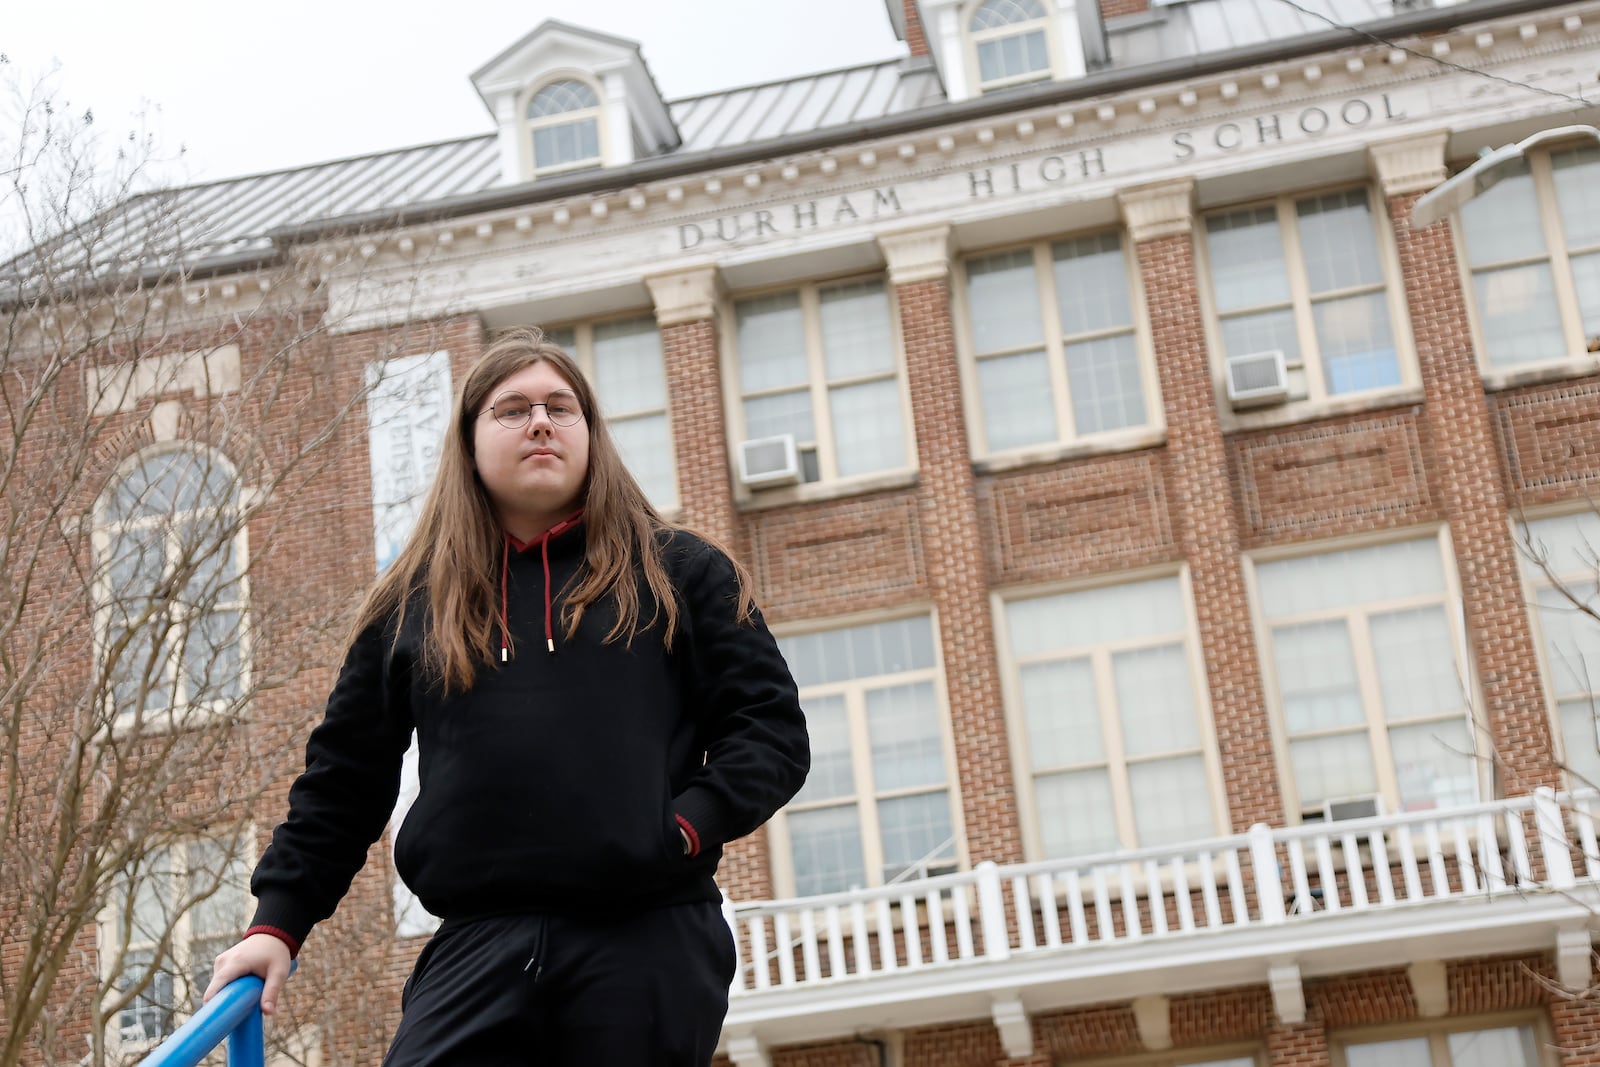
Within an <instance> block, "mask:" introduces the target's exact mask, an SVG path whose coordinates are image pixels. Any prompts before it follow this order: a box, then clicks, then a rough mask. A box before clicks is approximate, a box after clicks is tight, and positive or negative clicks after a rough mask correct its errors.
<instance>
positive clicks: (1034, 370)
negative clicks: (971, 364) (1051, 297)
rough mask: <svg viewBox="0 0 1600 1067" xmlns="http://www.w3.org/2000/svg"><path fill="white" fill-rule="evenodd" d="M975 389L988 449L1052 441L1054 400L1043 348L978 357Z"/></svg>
mask: <svg viewBox="0 0 1600 1067" xmlns="http://www.w3.org/2000/svg"><path fill="white" fill-rule="evenodd" d="M978 388H979V391H980V392H982V394H983V428H984V437H985V440H986V443H987V444H988V447H989V450H990V451H991V452H998V451H1001V450H1002V449H1007V448H1018V447H1021V446H1022V445H1032V444H1037V443H1039V442H1040V441H1053V440H1055V437H1056V411H1055V401H1054V399H1053V394H1052V392H1051V389H1050V368H1049V365H1048V364H1047V363H1046V362H1045V354H1044V353H1043V352H1042V351H1040V352H1024V353H1022V354H1021V355H1017V356H991V357H989V358H988V359H984V360H980V361H979V362H978Z"/></svg>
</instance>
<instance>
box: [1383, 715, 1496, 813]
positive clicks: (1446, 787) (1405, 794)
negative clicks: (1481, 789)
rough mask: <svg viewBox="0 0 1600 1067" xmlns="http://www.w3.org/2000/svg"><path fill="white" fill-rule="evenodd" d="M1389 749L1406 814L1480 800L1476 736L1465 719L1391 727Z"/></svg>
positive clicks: (1459, 717)
mask: <svg viewBox="0 0 1600 1067" xmlns="http://www.w3.org/2000/svg"><path fill="white" fill-rule="evenodd" d="M1389 748H1390V749H1391V750H1392V751H1393V753H1394V773H1395V777H1396V778H1398V779H1399V782H1400V807H1401V808H1402V809H1403V810H1405V811H1426V810H1430V809H1432V808H1441V807H1452V806H1455V805H1459V804H1471V803H1473V802H1474V801H1475V800H1477V799H1478V786H1477V775H1476V766H1475V761H1474V760H1473V755H1472V735H1471V733H1470V731H1469V730H1468V727H1467V721H1466V718H1465V717H1464V716H1458V717H1456V718H1454V719H1449V720H1446V721H1444V722H1428V723H1419V724H1417V725H1415V726H1395V727H1391V728H1390V730H1389Z"/></svg>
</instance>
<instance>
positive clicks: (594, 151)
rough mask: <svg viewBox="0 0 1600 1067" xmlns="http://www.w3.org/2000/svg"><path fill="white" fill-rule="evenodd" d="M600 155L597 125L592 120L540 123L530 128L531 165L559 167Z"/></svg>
mask: <svg viewBox="0 0 1600 1067" xmlns="http://www.w3.org/2000/svg"><path fill="white" fill-rule="evenodd" d="M599 157H600V124H599V123H598V122H596V121H595V120H594V119H582V120H580V121H578V122H563V123H561V124H560V125H558V126H541V127H539V128H538V129H536V130H534V131H533V165H534V166H535V167H540V168H543V167H559V166H561V165H562V164H564V163H581V162H583V161H584V160H589V159H598V158H599Z"/></svg>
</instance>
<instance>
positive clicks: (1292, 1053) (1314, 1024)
mask: <svg viewBox="0 0 1600 1067" xmlns="http://www.w3.org/2000/svg"><path fill="white" fill-rule="evenodd" d="M1332 1062H1333V1060H1332V1059H1331V1057H1330V1056H1329V1054H1328V1031H1327V1030H1326V1029H1324V1028H1323V1025H1322V1022H1321V1021H1320V1020H1316V1019H1307V1020H1306V1021H1305V1022H1303V1023H1284V1022H1278V1021H1276V1020H1274V1021H1273V1023H1272V1025H1271V1026H1269V1027H1267V1063H1269V1064H1271V1067H1329V1065H1330V1064H1331V1063H1332Z"/></svg>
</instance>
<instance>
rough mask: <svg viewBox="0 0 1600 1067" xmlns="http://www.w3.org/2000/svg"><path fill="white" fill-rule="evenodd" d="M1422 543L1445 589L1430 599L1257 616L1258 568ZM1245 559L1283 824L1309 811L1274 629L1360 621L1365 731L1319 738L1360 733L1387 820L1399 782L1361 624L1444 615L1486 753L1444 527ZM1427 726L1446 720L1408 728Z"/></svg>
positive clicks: (1484, 779) (1484, 793) (1482, 777)
mask: <svg viewBox="0 0 1600 1067" xmlns="http://www.w3.org/2000/svg"><path fill="white" fill-rule="evenodd" d="M1421 540H1429V541H1432V542H1434V544H1435V546H1436V548H1437V549H1438V552H1439V566H1440V570H1441V573H1442V574H1443V578H1444V589H1443V591H1442V592H1441V593H1440V594H1438V595H1437V596H1436V597H1435V596H1428V597H1422V596H1411V597H1405V598H1399V599H1395V600H1387V601H1381V602H1369V603H1365V604H1360V605H1355V606H1347V607H1343V608H1339V609H1336V610H1327V611H1317V612H1313V613H1309V614H1305V615H1297V616H1283V617H1279V618H1275V619H1272V620H1268V619H1267V618H1266V615H1265V612H1264V611H1263V609H1262V602H1261V586H1260V580H1259V578H1258V576H1257V573H1256V568H1257V567H1258V566H1260V565H1261V564H1264V563H1269V562H1275V561H1278V560H1284V559H1305V558H1310V557H1314V556H1321V555H1328V554H1332V553H1337V552H1341V551H1345V550H1350V549H1363V548H1375V547H1380V546H1384V545H1393V544H1400V543H1404V542H1408V541H1421ZM1243 559H1244V571H1245V585H1246V589H1247V591H1248V594H1249V603H1250V616H1251V620H1252V625H1253V628H1254V631H1255V639H1256V650H1257V654H1258V656H1259V658H1260V669H1261V681H1262V687H1263V689H1264V694H1263V695H1264V697H1265V699H1266V703H1267V714H1268V718H1269V719H1270V720H1271V727H1272V744H1273V754H1274V757H1275V759H1276V762H1277V765H1278V785H1279V788H1280V790H1281V791H1282V794H1283V802H1284V808H1285V812H1286V814H1287V816H1288V824H1289V825H1291V826H1294V825H1298V824H1300V823H1303V822H1305V821H1307V820H1306V818H1305V815H1306V814H1307V813H1309V812H1311V811H1313V810H1314V809H1313V808H1304V809H1302V807H1301V805H1300V798H1299V790H1298V788H1297V786H1296V783H1295V778H1294V763H1293V759H1292V757H1291V754H1290V747H1289V745H1290V741H1291V740H1292V739H1291V737H1290V735H1289V729H1288V724H1287V722H1286V720H1285V719H1284V714H1283V701H1282V695H1281V694H1282V688H1281V685H1280V683H1279V681H1278V672H1277V665H1276V662H1275V658H1274V656H1273V644H1272V634H1271V631H1272V627H1273V626H1274V625H1286V624H1290V623H1295V622H1309V621H1314V620H1318V619H1332V618H1350V617H1352V616H1358V617H1359V618H1360V630H1359V633H1357V632H1355V631H1352V656H1353V658H1354V660H1355V667H1356V678H1357V686H1358V688H1359V691H1360V694H1361V704H1362V713H1363V717H1364V720H1365V725H1364V727H1341V728H1339V729H1338V730H1330V731H1325V732H1322V733H1321V734H1320V735H1319V736H1331V735H1333V734H1337V733H1354V732H1356V731H1357V730H1364V732H1365V733H1366V736H1367V743H1368V745H1369V751H1370V752H1371V753H1372V757H1373V770H1374V777H1375V781H1376V783H1377V789H1378V792H1377V796H1378V797H1379V798H1380V801H1381V803H1382V804H1383V805H1384V807H1383V810H1384V811H1385V812H1391V813H1392V812H1396V811H1399V810H1401V806H1400V802H1399V798H1400V790H1399V784H1398V777H1397V775H1396V773H1395V766H1394V757H1393V754H1392V752H1391V750H1390V747H1389V736H1388V728H1389V721H1388V720H1387V719H1385V718H1383V714H1382V700H1381V697H1380V693H1379V682H1378V676H1377V670H1376V667H1375V665H1374V661H1373V658H1372V644H1371V640H1370V637H1368V636H1367V635H1368V632H1369V631H1368V623H1367V621H1366V620H1367V619H1368V618H1369V617H1370V616H1372V615H1374V614H1380V613H1384V612H1392V611H1399V610H1404V609H1406V608H1408V607H1409V608H1416V607H1423V606H1426V605H1428V604H1432V603H1438V604H1441V605H1442V606H1443V607H1444V612H1445V619H1446V623H1447V625H1448V626H1449V628H1450V639H1451V645H1452V651H1453V653H1454V654H1455V656H1456V661H1457V665H1458V666H1459V667H1460V669H1461V671H1462V672H1463V675H1464V677H1462V678H1461V683H1462V686H1463V689H1464V690H1465V693H1464V696H1463V699H1464V701H1465V703H1466V708H1465V714H1466V721H1467V728H1468V732H1469V736H1470V738H1471V739H1472V741H1473V743H1474V744H1475V745H1477V746H1480V747H1479V751H1485V752H1486V751H1488V750H1489V749H1488V745H1489V732H1488V729H1487V727H1486V726H1485V725H1484V722H1483V719H1482V714H1483V712H1482V709H1483V700H1482V693H1481V690H1480V687H1479V685H1478V677H1477V665H1476V663H1475V662H1474V660H1473V657H1472V650H1471V645H1470V643H1469V642H1468V640H1467V634H1466V616H1465V608H1464V601H1463V599H1462V594H1461V582H1460V575H1459V572H1458V570H1457V565H1456V557H1455V551H1454V548H1453V546H1452V544H1451V542H1450V532H1449V529H1448V528H1447V527H1444V526H1442V525H1441V526H1436V527H1410V528H1406V529H1402V530H1396V531H1387V532H1386V533H1385V534H1384V535H1381V536H1376V537H1374V536H1370V535H1363V536H1358V537H1349V538H1340V539H1337V540H1333V541H1323V542H1316V543H1313V544H1299V545H1294V546H1286V547H1281V548H1272V549H1262V550H1259V551H1257V552H1254V553H1248V554H1246V555H1245V556H1244V557H1243ZM1427 721H1439V722H1443V721H1445V720H1444V719H1443V718H1438V719H1435V720H1426V719H1415V720H1409V722H1410V723H1422V722H1427ZM1485 762H1486V761H1485V760H1482V759H1479V760H1478V761H1477V764H1476V766H1475V768H1474V776H1475V777H1474V781H1475V785H1476V789H1477V793H1478V798H1479V799H1480V800H1487V799H1489V797H1490V795H1491V784H1492V783H1491V776H1490V774H1489V772H1488V769H1487V768H1486V767H1485Z"/></svg>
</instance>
